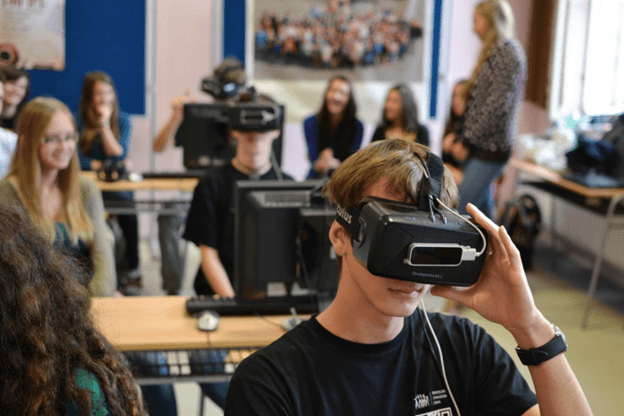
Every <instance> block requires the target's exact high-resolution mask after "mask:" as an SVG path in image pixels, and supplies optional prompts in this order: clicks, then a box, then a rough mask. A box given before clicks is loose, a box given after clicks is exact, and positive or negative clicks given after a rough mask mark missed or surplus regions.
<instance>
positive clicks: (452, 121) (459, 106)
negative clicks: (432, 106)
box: [442, 79, 468, 185]
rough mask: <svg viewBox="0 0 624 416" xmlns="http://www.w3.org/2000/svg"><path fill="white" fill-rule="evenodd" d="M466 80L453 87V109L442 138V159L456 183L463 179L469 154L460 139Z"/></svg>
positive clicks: (464, 107) (464, 109)
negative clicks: (463, 167) (464, 163)
mask: <svg viewBox="0 0 624 416" xmlns="http://www.w3.org/2000/svg"><path fill="white" fill-rule="evenodd" d="M466 82H467V81H466V80H464V79H462V80H459V81H458V82H457V83H456V84H455V87H453V96H452V98H451V109H450V111H449V116H448V119H447V120H446V125H445V126H444V137H443V138H442V160H443V161H444V163H445V164H446V167H447V168H448V169H449V170H450V171H451V173H452V174H453V179H455V183H456V184H458V185H459V184H460V183H461V181H462V179H463V177H462V169H461V168H462V165H463V162H464V161H465V160H466V157H467V155H468V153H467V151H466V148H465V147H464V146H463V145H462V144H461V141H460V139H461V135H462V127H463V124H464V113H465V111H466V100H465V99H464V92H463V88H464V87H465V86H466Z"/></svg>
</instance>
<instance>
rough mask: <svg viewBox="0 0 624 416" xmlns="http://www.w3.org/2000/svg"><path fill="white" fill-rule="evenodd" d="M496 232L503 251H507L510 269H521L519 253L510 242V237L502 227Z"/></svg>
mask: <svg viewBox="0 0 624 416" xmlns="http://www.w3.org/2000/svg"><path fill="white" fill-rule="evenodd" d="M498 231H499V232H498V235H499V236H500V239H501V241H502V243H503V245H504V246H505V251H507V258H508V259H509V263H510V264H511V267H514V268H516V267H520V268H522V258H521V257H520V251H519V250H518V247H516V245H515V244H514V242H513V241H512V239H511V236H510V235H509V234H508V233H507V230H506V229H505V227H503V226H502V225H501V226H500V228H499V230H498Z"/></svg>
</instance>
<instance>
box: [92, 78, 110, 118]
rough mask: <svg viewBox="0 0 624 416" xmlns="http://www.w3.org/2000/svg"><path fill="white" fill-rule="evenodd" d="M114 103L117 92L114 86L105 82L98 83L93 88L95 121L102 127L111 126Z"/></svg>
mask: <svg viewBox="0 0 624 416" xmlns="http://www.w3.org/2000/svg"><path fill="white" fill-rule="evenodd" d="M114 103H115V90H114V89H113V86H112V85H110V84H108V83H106V82H104V81H97V82H96V83H95V85H94V86H93V109H94V113H95V114H94V115H95V119H96V121H97V122H98V124H99V125H100V126H105V125H108V124H110V118H111V115H112V114H113V105H114Z"/></svg>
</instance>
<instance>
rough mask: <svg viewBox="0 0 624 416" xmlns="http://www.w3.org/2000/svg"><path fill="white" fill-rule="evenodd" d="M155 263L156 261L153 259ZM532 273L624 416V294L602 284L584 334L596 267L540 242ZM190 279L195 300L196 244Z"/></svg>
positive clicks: (603, 407) (192, 409)
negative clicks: (582, 326)
mask: <svg viewBox="0 0 624 416" xmlns="http://www.w3.org/2000/svg"><path fill="white" fill-rule="evenodd" d="M153 257H154V258H153ZM141 258H142V270H143V276H144V285H145V288H144V293H145V295H147V296H155V295H164V292H163V291H162V290H161V289H160V285H161V282H160V269H159V267H160V266H159V261H158V259H157V258H155V256H152V255H151V250H150V245H149V244H147V242H144V243H143V244H142V247H141ZM534 260H535V261H534V267H533V269H532V270H531V271H530V272H528V273H527V276H528V279H529V284H530V286H531V289H532V291H533V295H534V298H535V303H536V305H537V306H538V308H539V309H540V310H541V311H542V313H543V314H544V315H545V316H546V318H548V319H549V320H550V321H551V322H553V323H555V324H556V325H557V326H559V328H561V330H562V331H563V332H564V334H565V335H566V337H567V339H568V343H569V351H568V352H567V353H566V356H567V358H568V361H569V362H570V365H571V366H572V368H573V370H574V371H575V373H576V375H577V377H578V379H579V381H580V383H581V386H582V387H583V390H584V391H585V394H586V396H587V398H588V400H589V403H590V405H591V407H592V410H593V413H594V414H595V415H597V416H601V415H605V416H608V415H616V414H622V413H621V412H622V409H624V394H622V386H624V288H623V287H621V286H618V285H617V284H614V283H612V282H610V281H609V280H608V279H606V278H601V281H600V284H599V285H598V292H597V298H598V299H599V300H600V301H597V302H594V304H593V307H592V310H591V315H590V319H589V325H588V328H587V329H585V330H583V329H581V318H582V315H583V311H584V309H585V302H586V295H585V290H586V288H587V286H588V282H589V277H590V275H591V269H590V266H591V263H588V262H587V261H586V260H584V259H582V258H580V257H578V256H575V255H573V254H570V252H569V251H568V250H565V249H564V248H563V247H559V248H558V249H556V250H555V249H552V248H551V247H550V245H548V244H545V242H544V241H542V242H540V245H539V246H538V248H537V250H536V255H535V259H534ZM186 264H187V265H186V271H185V279H184V284H183V289H182V295H192V294H193V288H192V281H193V278H194V275H195V271H196V270H197V268H198V267H199V251H198V249H197V248H196V247H194V246H193V245H192V244H189V246H188V248H187V263H186ZM425 303H426V305H427V310H428V311H439V310H441V309H442V308H443V307H444V300H442V299H440V298H435V297H433V296H430V295H428V296H427V297H426V298H425ZM459 314H460V315H462V316H467V317H469V318H470V319H471V320H473V322H475V323H478V324H479V325H481V326H483V327H484V328H485V329H486V330H487V331H488V332H489V333H490V334H492V335H493V336H494V337H495V338H496V339H497V340H498V342H499V343H500V344H501V345H502V346H503V347H504V348H505V349H506V350H507V351H509V352H510V354H511V355H512V357H514V358H516V354H515V352H514V348H515V346H516V344H515V342H514V340H513V338H512V337H511V335H509V334H508V333H507V332H506V331H505V330H504V329H503V328H502V327H500V326H499V325H496V324H492V323H490V322H488V321H486V320H484V319H483V318H481V317H480V316H479V315H477V314H476V313H475V312H473V311H472V310H462V311H460V312H459ZM518 366H519V367H520V369H521V371H522V373H523V374H524V376H525V377H526V378H527V380H529V383H530V384H531V385H532V383H531V381H530V380H531V379H530V376H529V372H528V370H527V369H526V367H524V366H522V365H520V364H519V362H518ZM175 390H176V395H177V402H178V414H179V415H180V416H196V415H199V412H198V410H199V400H200V396H199V388H198V387H197V385H196V384H195V383H178V384H176V385H175ZM222 414H223V412H222V411H221V410H220V409H219V408H217V407H216V406H215V405H214V404H213V403H212V402H211V401H210V400H209V399H206V400H205V405H204V415H203V416H214V415H222Z"/></svg>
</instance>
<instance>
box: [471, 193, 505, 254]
mask: <svg viewBox="0 0 624 416" xmlns="http://www.w3.org/2000/svg"><path fill="white" fill-rule="evenodd" d="M466 211H468V214H470V215H471V216H472V218H474V219H475V221H476V222H477V224H479V225H480V226H482V227H483V228H485V230H486V231H487V232H488V234H489V235H490V239H489V240H490V241H489V247H488V248H487V250H489V251H492V253H494V254H496V253H501V254H502V255H504V256H507V252H506V250H505V246H504V244H503V243H502V242H501V240H500V236H499V235H498V226H497V225H496V224H495V223H494V222H493V221H492V220H491V219H489V218H488V217H487V216H486V215H485V214H484V213H483V212H481V211H480V210H479V209H478V208H477V207H475V206H474V205H472V204H470V203H469V204H468V205H466Z"/></svg>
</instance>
